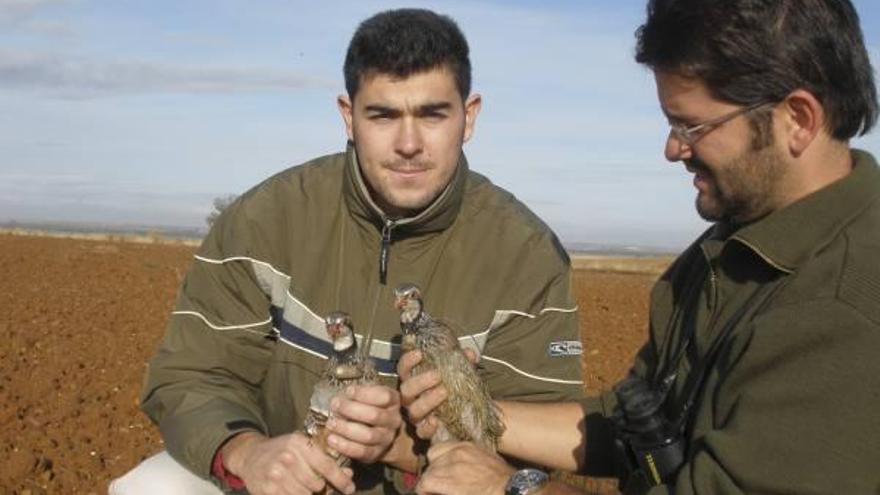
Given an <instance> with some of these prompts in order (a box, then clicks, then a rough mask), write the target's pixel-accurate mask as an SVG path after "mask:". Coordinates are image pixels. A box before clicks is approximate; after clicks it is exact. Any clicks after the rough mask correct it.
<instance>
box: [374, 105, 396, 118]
mask: <svg viewBox="0 0 880 495" xmlns="http://www.w3.org/2000/svg"><path fill="white" fill-rule="evenodd" d="M364 111H365V112H366V113H367V117H368V118H371V119H372V118H396V117H400V116H401V115H402V114H403V112H401V111H400V110H398V109H396V108H392V107H387V106H385V105H367V106H366V107H364Z"/></svg>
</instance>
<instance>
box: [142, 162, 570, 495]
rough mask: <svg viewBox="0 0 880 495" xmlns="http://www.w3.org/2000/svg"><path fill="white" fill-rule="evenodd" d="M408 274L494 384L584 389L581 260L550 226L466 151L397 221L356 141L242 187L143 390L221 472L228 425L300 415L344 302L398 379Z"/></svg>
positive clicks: (180, 446) (183, 444)
mask: <svg viewBox="0 0 880 495" xmlns="http://www.w3.org/2000/svg"><path fill="white" fill-rule="evenodd" d="M383 237H384V240H383ZM405 282H413V283H416V284H418V285H419V286H420V287H421V288H422V289H423V294H424V298H425V305H426V310H427V311H428V312H429V313H431V314H432V315H434V316H436V317H442V318H444V319H446V320H447V321H450V322H451V323H452V325H453V326H454V327H455V328H456V329H458V330H459V333H460V340H461V342H462V344H463V345H465V346H469V347H472V348H474V349H476V350H478V351H480V352H481V354H482V358H481V365H480V370H481V374H482V376H483V378H484V379H485V380H486V381H487V383H488V386H489V389H490V391H491V393H492V395H493V396H494V397H498V398H505V399H515V400H526V401H537V400H540V401H550V400H560V399H571V398H581V397H582V393H581V390H582V383H581V381H580V356H579V354H580V344H579V338H578V327H577V316H576V306H575V303H574V300H573V297H572V294H571V289H570V269H569V260H568V257H567V255H566V254H565V252H564V251H563V249H562V248H561V247H560V244H559V242H558V241H557V239H556V237H555V236H554V234H553V233H552V232H551V231H550V229H549V228H547V226H546V225H544V224H543V223H542V222H541V221H540V220H539V219H538V218H537V217H536V216H535V215H534V214H532V213H531V212H530V211H529V210H528V209H527V208H526V207H525V206H524V205H523V204H522V203H520V202H519V201H517V200H516V199H515V198H514V197H513V196H512V195H510V194H509V193H507V192H505V191H503V190H501V189H500V188H498V187H496V186H494V185H492V184H491V183H490V182H489V181H488V180H487V179H486V178H484V177H482V176H480V175H479V174H477V173H474V172H471V171H469V170H468V166H467V163H466V162H465V160H464V157H462V158H461V161H460V163H459V166H458V168H457V171H456V173H455V175H454V177H453V179H452V182H451V183H450V185H449V186H448V187H447V188H446V190H445V191H444V192H443V193H442V194H441V195H440V197H439V198H438V199H437V200H436V201H435V202H434V203H433V204H432V205H430V206H429V207H428V208H427V209H426V210H425V211H423V212H422V213H420V214H419V215H418V216H417V217H414V218H409V219H403V220H399V221H396V222H395V221H391V220H389V219H387V218H385V216H384V215H383V214H382V213H381V211H380V210H379V208H377V207H376V206H375V205H374V204H373V202H372V201H371V200H370V197H369V195H368V193H367V190H366V187H365V185H364V184H363V181H362V179H361V176H360V173H359V167H358V165H357V158H356V156H355V153H354V151H353V148H351V147H349V149H348V151H347V152H346V153H340V154H336V155H332V156H327V157H323V158H319V159H317V160H314V161H312V162H309V163H306V164H304V165H301V166H298V167H293V168H291V169H288V170H286V171H284V172H281V173H279V174H278V175H276V176H274V177H272V178H270V179H268V180H266V181H265V182H263V183H261V184H260V185H258V186H256V187H255V188H253V189H252V190H250V191H249V192H247V193H245V194H244V195H243V196H242V197H241V198H239V199H238V200H237V201H236V202H234V203H233V204H232V205H231V206H230V207H229V208H228V209H227V210H226V211H224V212H223V214H222V215H221V216H220V218H219V219H218V220H217V222H216V224H215V225H214V227H213V228H212V229H211V232H210V233H209V234H208V236H207V237H206V238H205V240H204V242H203V243H202V246H201V247H200V248H199V250H198V253H197V255H196V256H195V261H194V263H193V265H192V268H191V269H190V271H189V273H188V274H187V276H186V278H185V280H184V281H183V284H182V286H181V288H180V293H179V295H178V299H177V305H176V308H175V310H174V312H173V315H172V317H171V319H170V323H169V326H168V329H167V332H166V335H165V338H164V340H163V342H162V344H161V347H160V349H159V351H158V353H157V355H156V356H155V357H154V358H153V359H152V361H151V362H150V365H149V370H148V372H147V378H146V385H145V389H144V393H143V409H144V411H145V412H146V413H147V414H148V415H149V416H150V418H151V419H152V420H153V421H155V422H156V423H157V424H158V425H159V429H160V431H161V433H162V437H163V439H164V440H165V445H166V447H167V449H168V452H169V453H170V454H171V455H172V456H173V457H174V458H175V459H176V460H177V461H178V462H180V463H181V464H183V465H184V466H186V467H187V468H188V469H190V470H191V471H193V472H194V473H196V474H198V475H199V476H201V477H204V478H209V475H210V467H211V461H212V458H213V457H214V454H215V452H216V451H217V449H218V448H219V446H220V445H221V444H222V443H223V442H224V441H225V440H227V439H228V438H229V437H230V436H232V435H234V434H236V433H238V432H241V431H244V430H258V431H261V432H263V433H265V434H268V435H270V436H275V435H280V434H284V433H289V432H292V431H294V430H299V429H302V423H303V418H304V416H305V414H306V412H307V408H308V401H309V397H310V395H311V392H312V387H313V385H314V383H315V382H316V380H317V378H318V374H319V372H320V371H321V370H322V369H323V367H324V364H325V361H326V357H327V355H328V354H329V351H330V348H331V347H330V342H329V337H328V336H327V335H326V333H325V329H324V326H323V321H322V315H325V314H327V313H329V312H330V311H333V310H343V311H346V312H348V313H349V314H350V315H351V317H352V321H353V323H354V326H355V332H356V333H357V334H358V338H359V339H362V338H363V336H364V335H365V334H366V333H367V332H369V331H370V330H372V331H373V337H374V339H375V340H374V341H373V345H372V348H371V354H372V356H373V357H374V359H375V360H376V362H377V367H378V369H379V371H380V372H381V373H382V374H383V377H384V378H383V379H384V380H385V382H386V383H387V384H388V385H390V386H396V375H395V374H394V373H395V365H396V360H397V358H398V354H399V347H398V345H397V344H396V343H395V342H397V341H398V339H399V333H400V324H399V319H398V313H397V311H396V310H395V309H394V306H393V289H394V287H396V286H397V285H399V284H401V283H405ZM357 471H358V474H357V477H356V482H357V483H358V488H359V489H360V490H363V491H371V492H380V493H381V491H382V490H383V489H384V490H386V492H391V491H393V489H392V488H388V487H385V488H382V487H381V486H380V485H381V483H382V481H381V480H382V478H383V469H382V466H372V467H362V468H359V469H358V470H357Z"/></svg>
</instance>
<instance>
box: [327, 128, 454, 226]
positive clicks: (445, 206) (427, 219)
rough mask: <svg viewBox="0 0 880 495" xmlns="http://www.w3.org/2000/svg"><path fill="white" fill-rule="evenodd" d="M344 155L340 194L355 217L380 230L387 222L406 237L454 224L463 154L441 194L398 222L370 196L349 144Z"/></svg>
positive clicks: (352, 148)
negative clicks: (424, 206) (412, 214)
mask: <svg viewBox="0 0 880 495" xmlns="http://www.w3.org/2000/svg"><path fill="white" fill-rule="evenodd" d="M345 154H346V156H345V171H344V172H343V186H342V191H343V196H344V199H345V203H346V206H347V207H348V210H349V212H350V213H351V214H352V215H353V216H354V217H355V218H357V219H360V220H363V221H366V222H369V223H372V224H374V225H376V226H377V227H379V228H380V229H381V228H382V227H384V226H386V225H387V224H389V222H391V223H392V224H393V225H394V227H395V230H397V231H400V232H405V233H408V234H420V233H428V232H439V231H442V230H444V229H446V228H448V227H449V226H451V225H452V223H453V222H454V221H455V217H456V216H457V215H458V212H459V210H460V209H461V203H462V200H463V198H464V191H465V185H466V182H467V176H468V170H469V168H468V164H467V159H466V158H465V156H464V152H462V153H461V157H460V158H459V160H458V165H457V167H456V169H455V173H454V174H453V176H452V180H450V181H449V184H448V185H447V186H446V188H445V189H444V190H443V192H441V193H440V195H439V196H438V197H437V198H436V199H435V200H434V201H433V202H432V203H431V204H430V205H428V207H427V208H425V209H424V210H422V211H421V212H420V213H419V214H417V215H415V216H413V217H408V218H399V219H390V218H388V216H387V215H386V214H385V212H383V211H382V209H381V208H379V206H378V205H377V204H376V202H375V201H373V198H372V197H370V193H369V191H368V189H367V185H366V183H365V182H364V178H363V175H362V174H361V169H360V166H359V165H358V157H357V152H356V151H355V148H354V146H353V145H352V143H351V142H349V144H348V147H347V149H346V153H345Z"/></svg>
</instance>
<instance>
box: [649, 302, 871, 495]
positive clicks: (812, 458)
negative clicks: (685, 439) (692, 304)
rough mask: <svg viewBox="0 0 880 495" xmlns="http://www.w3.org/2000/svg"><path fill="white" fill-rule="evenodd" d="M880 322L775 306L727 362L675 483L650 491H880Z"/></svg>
mask: <svg viewBox="0 0 880 495" xmlns="http://www.w3.org/2000/svg"><path fill="white" fill-rule="evenodd" d="M878 326H880V325H878V323H877V322H875V321H872V320H870V319H868V318H866V317H865V316H864V315H863V314H861V313H859V312H858V311H856V310H855V309H853V308H852V307H851V306H849V305H847V304H845V303H842V302H840V301H834V300H828V301H811V302H808V303H801V304H797V305H791V306H787V307H782V308H777V309H775V310H773V311H770V312H768V313H767V314H766V315H764V316H763V317H761V318H758V319H756V320H755V321H754V322H752V328H751V330H752V331H751V332H750V333H748V334H747V335H748V336H747V337H746V336H745V335H744V338H743V339H742V340H738V341H736V342H733V345H732V346H731V349H730V352H729V353H727V354H722V355H720V356H719V363H720V366H722V368H721V370H720V373H719V374H720V375H721V376H724V377H725V378H723V379H721V380H720V381H719V382H718V385H717V387H715V388H714V389H713V390H712V392H710V393H708V394H707V395H705V396H704V398H703V404H701V405H700V408H701V409H704V408H706V407H710V408H711V414H706V413H705V412H703V411H700V412H698V415H697V417H698V421H703V422H711V423H710V424H708V425H707V424H705V423H704V424H703V425H698V427H702V428H707V430H708V431H709V433H707V434H706V435H704V436H702V437H701V438H697V439H695V441H694V442H693V443H692V446H691V448H690V452H688V460H687V462H686V464H685V465H684V466H683V468H682V470H681V472H680V473H679V475H678V477H677V480H676V485H675V486H674V487H670V486H666V487H656V488H655V489H654V490H653V491H651V492H650V493H652V494H654V493H675V494H705V493H712V494H740V493H758V492H760V493H783V492H785V493H853V494H855V493H877V491H878V490H880V471H878V469H877V466H876V464H877V459H880V443H878V442H877V438H880V419H878V418H880V416H878V414H877V410H878V408H880V393H878V391H880V364H878V360H877V349H880V328H878Z"/></svg>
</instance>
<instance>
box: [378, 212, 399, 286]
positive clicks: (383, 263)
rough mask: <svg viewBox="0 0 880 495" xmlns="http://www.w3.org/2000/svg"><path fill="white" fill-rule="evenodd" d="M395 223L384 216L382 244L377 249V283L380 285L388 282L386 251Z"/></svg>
mask: <svg viewBox="0 0 880 495" xmlns="http://www.w3.org/2000/svg"><path fill="white" fill-rule="evenodd" d="M395 225H396V224H395V223H394V220H390V219H387V218H386V219H385V223H384V225H383V226H382V245H381V248H380V249H379V283H380V284H382V285H385V284H386V283H387V282H388V251H389V250H390V248H391V229H393V228H394V226H395Z"/></svg>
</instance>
